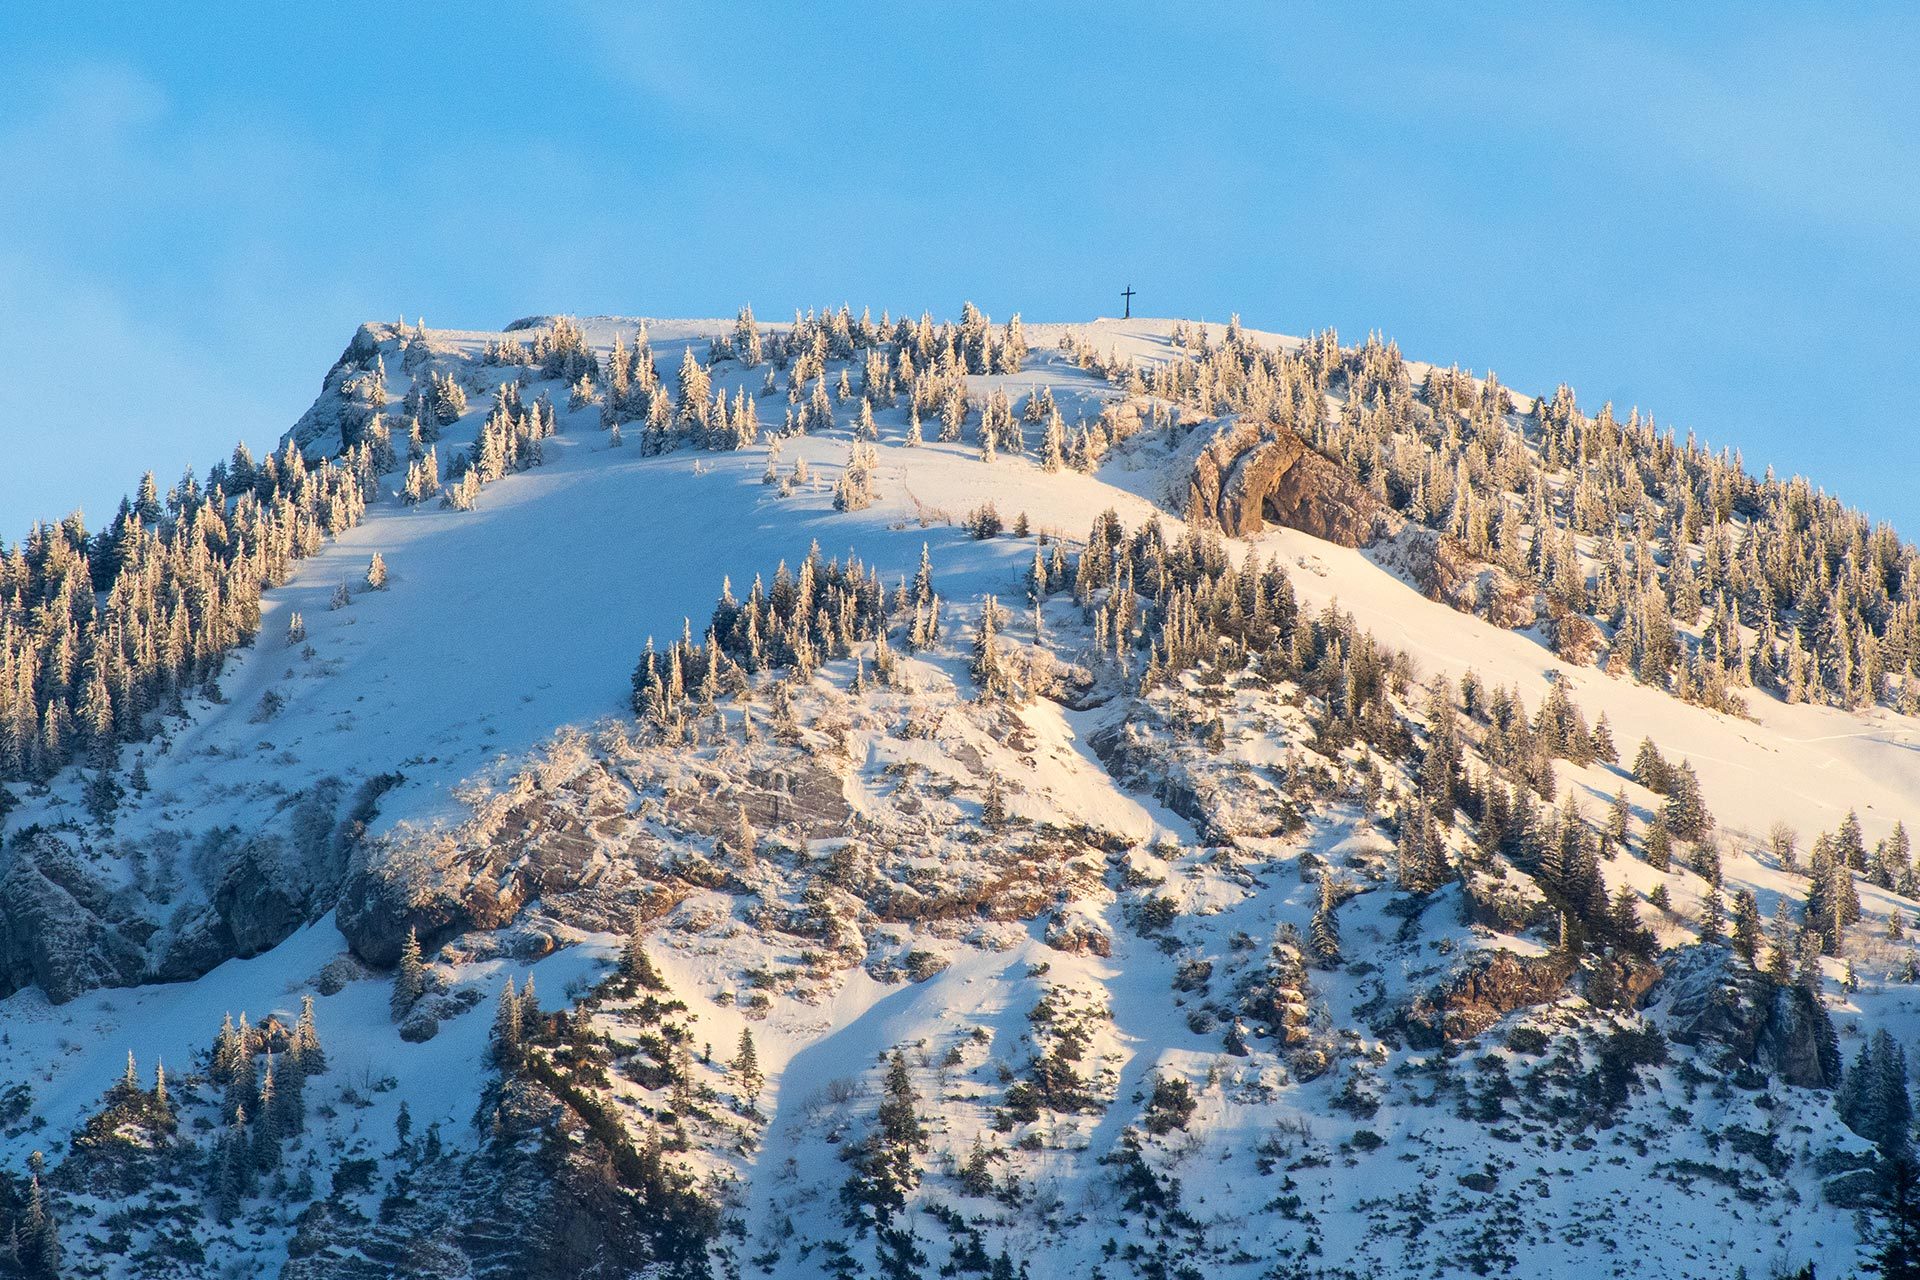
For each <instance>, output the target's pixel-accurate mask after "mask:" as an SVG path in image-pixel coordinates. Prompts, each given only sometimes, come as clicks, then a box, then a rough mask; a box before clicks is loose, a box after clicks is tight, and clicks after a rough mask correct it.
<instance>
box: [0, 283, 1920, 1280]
mask: <svg viewBox="0 0 1920 1280" xmlns="http://www.w3.org/2000/svg"><path fill="white" fill-rule="evenodd" d="M1916 663H1920V551H1916V548H1915V547H1914V546H1912V545H1911V544H1908V543H1905V542H1903V541H1901V540H1900V539H1899V537H1898V536H1897V535H1896V534H1895V533H1894V532H1893V531H1892V530H1891V529H1889V528H1887V527H1885V526H1875V525H1872V524H1870V523H1869V522H1868V521H1867V520H1866V519H1865V518H1864V517H1862V516H1860V515H1859V514H1857V513H1855V512H1853V511H1850V510H1849V509H1847V508H1846V507H1845V506H1843V505H1842V504H1841V503H1840V502H1838V501H1836V500H1835V499H1833V498H1831V497H1829V496H1827V495H1825V494H1824V493H1822V492H1820V491H1819V490H1817V489H1815V488H1814V487H1813V486H1812V485H1810V484H1809V483H1808V482H1806V481H1804V480H1800V479H1794V480H1790V481H1781V480H1778V479H1776V478H1775V477H1773V476H1772V475H1771V473H1768V474H1767V475H1765V476H1761V477H1756V476H1754V475H1753V474H1751V473H1750V472H1749V471H1747V470H1746V468H1745V466H1744V464H1743V461H1742V460H1741V459H1740V458H1739V457H1738V456H1737V455H1735V454H1732V453H1729V452H1726V451H1719V452H1715V451H1712V450H1710V449H1708V448H1707V447H1705V446H1704V445H1702V444H1700V443H1698V442H1696V441H1694V440H1693V439H1691V438H1686V439H1679V438H1676V436H1675V435H1674V433H1673V432H1671V431H1669V430H1662V429H1661V428H1660V427H1659V426H1658V425H1657V424H1656V422H1655V421H1654V420H1653V419H1652V418H1651V417H1649V416H1646V415H1644V414H1642V413H1639V412H1637V411H1636V412H1632V413H1628V414H1626V415H1625V416H1624V417H1623V416H1622V415H1621V414H1619V413H1618V412H1617V411H1616V410H1615V408H1614V407H1613V406H1611V405H1606V406H1592V405H1582V404H1581V403H1579V402H1578V401H1577V399H1576V397H1575V396H1574V394H1573V393H1572V391H1570V390H1569V389H1567V388H1565V387H1562V388H1559V389H1557V390H1553V391H1550V392H1549V391H1545V390H1544V389H1542V393H1541V394H1538V395H1536V396H1534V397H1531V398H1529V397H1528V396H1526V395H1522V394H1519V393H1517V392H1514V391H1510V390H1508V389H1507V388H1506V387H1504V386H1503V385H1502V384H1501V383H1500V382H1499V380H1498V379H1497V378H1495V377H1494V376H1493V375H1492V374H1490V373H1489V374H1485V375H1476V374H1473V373H1471V372H1469V371H1466V370H1462V369H1461V368H1459V367H1441V366H1430V365H1423V364H1419V363H1416V362H1413V361H1410V360H1407V359H1406V358H1405V357H1404V356H1403V355H1402V354H1401V352H1400V351H1399V350H1398V349H1397V347H1395V346H1394V345H1392V344H1391V343H1388V342H1386V341H1384V340H1382V339H1380V338H1378V337H1370V338H1369V339H1368V340H1367V341H1366V342H1364V343H1361V344H1359V345H1345V346H1343V345H1342V344H1341V343H1340V341H1339V340H1338V338H1337V336H1336V335H1335V334H1333V333H1330V332H1329V333H1322V334H1317V335H1313V336H1311V337H1308V338H1305V339H1295V338H1285V337H1279V336H1276V335H1270V334H1263V333H1258V332H1254V331H1250V330H1246V329H1244V328H1242V327H1241V326H1240V324H1239V323H1238V321H1237V320H1235V321H1234V322H1233V323H1231V324H1229V325H1227V326H1225V327H1224V328H1223V327H1220V326H1210V325H1207V324H1202V323H1197V322H1191V321H1163V320H1147V319H1128V320H1101V321H1096V322H1093V323H1089V324H1079V325H1055V324H1047V325H1041V324H1023V323H1022V322H1021V320H1020V318H1019V317H1017V316H1016V317H1013V318H1012V319H1011V320H1009V321H1006V322H1004V323H997V322H994V321H991V320H990V319H989V318H988V317H986V316H985V315H983V314H981V313H980V312H979V311H978V310H977V309H975V308H973V307H972V306H971V305H969V306H967V307H966V308H964V309H963V311H962V313H961V315H960V318H959V319H958V320H957V321H953V322H940V321H935V320H934V319H932V318H931V317H925V316H923V317H920V318H918V319H910V318H905V317H901V318H895V317H892V316H889V315H882V316H880V317H878V318H875V317H874V316H873V315H872V314H871V313H860V314H858V315H856V314H854V313H852V312H851V311H849V310H847V309H845V308H842V309H839V310H827V311H821V312H817V313H811V314H807V315H796V316H795V317H794V318H793V320H792V321H791V322H790V323H779V324H766V323H761V322H759V321H757V320H756V319H755V317H754V316H753V314H752V312H751V311H750V310H743V311H742V312H741V313H740V314H739V315H738V316H737V317H735V318H733V319H728V320H706V321H702V320H658V319H636V318H621V317H595V318H590V319H585V320H578V319H574V318H570V317H558V316H555V317H548V316H539V317H531V318H528V319H524V320H520V321H516V322H515V323H513V324H512V325H509V326H508V327H507V328H506V329H504V330H502V331H499V332H468V331H449V330H434V329H428V328H426V327H424V325H422V324H418V323H415V324H408V323H405V322H397V323H392V324H384V323H382V324H368V325H365V326H363V327H362V328H361V329H360V330H359V331H358V332H357V333H356V334H355V335H354V337H353V339H352V341H351V343H350V344H349V346H348V347H347V349H346V351H345V352H344V354H343V355H342V356H341V358H340V360H339V361H338V362H337V363H336V364H335V365H334V367H333V368H332V369H331V370H330V371H329V372H328V373H327V375H326V378H325V380H324V383H323V387H322V391H321V394H320V396H319V398H318V399H317V400H316V401H315V403H314V405H313V407H312V408H311V409H309V410H308V412H307V413H306V414H305V415H304V416H302V418H301V419H300V421H299V422H298V423H297V424H295V426H294V427H293V428H292V429H291V430H290V431H289V432H288V433H287V434H286V436H285V437H284V438H283V439H282V441H281V442H280V444H279V445H278V447H276V448H275V449H274V450H273V451H272V452H271V453H270V454H269V455H268V456H266V457H264V458H255V457H253V456H252V455H251V454H249V453H248V452H247V451H246V450H245V449H244V448H240V449H237V450H236V451H235V453H234V455H233V456H232V457H231V458H228V459H224V460H222V461H221V462H220V463H219V464H218V465H217V466H215V467H213V468H211V469H210V470H209V471H208V472H206V473H205V474H204V476H201V475H196V474H195V473H194V472H192V471H189V472H188V473H187V474H186V475H184V476H183V477H182V478H181V479H180V480H179V481H178V482H177V483H174V484H172V485H171V486H168V487H166V488H164V489H163V488H162V487H161V485H160V484H159V483H158V482H157V481H155V480H154V479H153V478H152V477H151V476H149V477H148V479H147V481H146V483H144V484H143V485H142V486H141V488H140V489H139V491H138V492H137V494H136V496H135V497H133V498H131V499H129V501H128V502H127V503H126V504H125V505H123V507H122V509H121V511H120V513H119V514H118V516H117V517H116V518H115V520H114V521H113V522H112V523H111V524H110V525H109V527H107V528H106V529H104V530H100V531H98V532H93V531H89V530H87V529H85V528H84V527H83V526H82V525H81V524H80V522H79V521H78V520H77V518H76V519H72V520H69V521H67V522H64V523H62V524H59V525H49V526H42V527H39V528H36V529H35V530H33V531H32V533H31V534H30V535H29V536H28V538H27V539H26V541H24V542H23V543H21V544H19V545H18V546H15V547H12V548H9V549H6V550H5V552H4V555H0V821H4V822H5V824H6V829H5V845H4V854H3V855H0V993H5V1000H4V1004H3V1005H0V1066H3V1067H4V1070H3V1071H0V1136H3V1137H4V1147H3V1148H0V1158H3V1159H4V1160H5V1162H6V1167H7V1169H8V1170H9V1171H10V1172H9V1173H8V1175H7V1176H6V1177H5V1178H0V1226H4V1227H5V1229H6V1231H7V1233H8V1234H7V1235H6V1236H5V1237H4V1238H6V1239H8V1240H10V1241H11V1243H10V1244H8V1245H7V1247H6V1248H5V1249H4V1250H0V1275H6V1274H21V1275H27V1276H35V1277H48V1276H56V1275H73V1276H81V1275H88V1276H128V1277H132V1276H139V1277H214V1276H235V1275H262V1276H274V1275H277V1276H284V1277H288V1278H289V1280H335V1278H339V1280H345V1278H348V1277H354V1278H358V1277H386V1276H407V1277H445V1278H447V1280H453V1278H454V1277H500V1278H502V1280H504V1278H505V1277H527V1276H533V1277H562V1276H566V1277H572V1276H591V1277H604V1278H606V1280H613V1278H615V1277H630V1276H687V1277H692V1276H714V1277H751V1276H774V1277H786V1276H795V1277H801V1276H832V1277H856V1276H876V1277H913V1276H923V1275H926V1276H930V1275H935V1274H939V1275H949V1276H981V1277H991V1278H992V1280H1002V1278H1007V1280H1011V1278H1012V1277H1032V1278H1033V1280H1040V1278H1042V1277H1051V1276H1088V1277H1101V1278H1102V1280H1120V1278H1121V1277H1132V1276H1140V1277H1153V1278H1160V1277H1198V1276H1202V1275H1205V1276H1209V1277H1214V1276H1218V1277H1223V1278H1224V1277H1235V1278H1241V1277H1244V1278H1245V1280H1255V1278H1266V1277H1274V1278H1288V1280H1291V1278H1300V1280H1305V1278H1308V1277H1376V1276H1405V1277H1416V1276H1419V1277H1429V1276H1454V1275H1472V1274H1478V1275H1495V1274H1519V1275H1536V1274H1545V1273H1553V1274H1558V1275H1563V1276H1568V1277H1576V1276H1578V1277H1585V1276H1594V1277H1600V1276H1615V1275H1627V1274H1631V1275H1634V1276H1635V1277H1637V1278H1638V1280H1652V1278H1653V1277H1668V1276H1671V1277H1700V1276H1718V1277H1726V1278H1727V1280H1732V1278H1733V1277H1736V1276H1745V1277H1749V1278H1751V1280H1759V1278H1760V1277H1764V1276H1769V1275H1793V1274H1801V1273H1802V1272H1801V1270H1800V1269H1801V1268H1803V1267H1806V1266H1808V1265H1810V1264H1811V1265H1813V1266H1816V1267H1817V1268H1818V1269H1819V1272H1820V1273H1821V1274H1847V1273H1850V1272H1851V1270H1852V1269H1854V1268H1856V1267H1858V1266H1861V1265H1863V1264H1864V1263H1866V1262H1867V1261H1868V1260H1869V1259H1871V1258H1873V1257H1874V1256H1876V1255H1882V1254H1884V1253H1885V1252H1886V1251H1888V1250H1891V1249H1896V1248H1898V1245H1897V1243H1896V1244H1893V1245H1889V1244H1888V1243H1887V1240H1888V1239H1889V1238H1890V1237H1889V1234H1888V1233H1889V1232H1892V1236H1891V1238H1893V1239H1894V1240H1896V1242H1897V1239H1898V1237H1899V1231H1898V1229H1899V1228H1902V1227H1903V1226H1904V1227H1905V1228H1906V1229H1907V1230H1909V1231H1911V1230H1912V1228H1913V1225H1914V1222H1915V1221H1920V1207H1916V1202H1915V1200H1914V1198H1913V1195H1912V1194H1911V1193H1912V1190H1913V1188H1912V1186H1911V1185H1910V1184H1911V1179H1912V1177H1913V1175H1912V1174H1911V1172H1910V1169H1911V1166H1910V1165H1909V1164H1908V1162H1907V1155H1908V1147H1909V1144H1910V1140H1911V1129H1912V1119H1913V1117H1912V1108H1911V1104H1910V1101H1909V1078H1908V1066H1907V1062H1906V1056H1905V1046H1907V1045H1910V1044H1912V1043H1913V1041H1914V1036H1915V1034H1916V1021H1917V1020H1920V953H1917V952H1916V950H1915V943H1914V941H1913V939H1912V938H1911V936H1910V935H1911V934H1912V933H1913V931H1914V930H1915V929H1916V928H1917V927H1920V918H1917V917H1916V912H1920V885H1917V884H1916V871H1915V866H1914V862H1913V856H1912V849H1911V845H1910V841H1909V837H1908V834H1907V830H1906V828H1905V826H1904V818H1905V816H1907V814H1908V812H1909V809H1910V807H1911V805H1912V804H1913V802H1914V801H1915V800H1916V798H1920V754H1916V752H1915V745H1916V732H1917V731H1920V720H1917V719H1915V718H1914V713H1915V712H1916V711H1920V668H1917V667H1916ZM1903 1179H1906V1180H1907V1181H1906V1182H1903ZM1903 1185H1904V1186H1907V1193H1904V1194H1906V1200H1905V1201H1904V1204H1905V1207H1904V1208H1903V1207H1902V1204H1903V1201H1902V1199H1901V1195H1902V1194H1903V1193H1901V1191H1900V1189H1901V1187H1902V1186H1903Z"/></svg>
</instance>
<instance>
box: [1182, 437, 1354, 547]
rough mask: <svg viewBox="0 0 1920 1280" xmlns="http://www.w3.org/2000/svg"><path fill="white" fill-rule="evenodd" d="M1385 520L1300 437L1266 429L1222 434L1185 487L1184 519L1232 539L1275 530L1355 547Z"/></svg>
mask: <svg viewBox="0 0 1920 1280" xmlns="http://www.w3.org/2000/svg"><path fill="white" fill-rule="evenodd" d="M1387 516H1388V512H1387V509H1386V507H1385V506H1384V504H1382V503H1381V502H1380V501H1379V499H1377V498H1375V497H1374V496H1373V495H1372V494H1370V493H1368V492H1367V490H1366V489H1365V488H1364V487H1362V486H1361V485H1360V484H1359V482H1358V481H1356V480H1354V478H1353V477H1352V476H1350V475H1348V474H1347V473H1346V472H1345V471H1344V470H1342V469H1341V468H1340V467H1338V466H1336V465H1335V464H1334V463H1332V462H1329V461H1328V460H1327V459H1325V458H1323V457H1321V456H1320V455H1319V454H1317V453H1315V452H1314V451H1313V450H1312V449H1310V448H1308V447H1307V442H1306V441H1305V440H1303V439H1301V438H1300V436H1299V435H1298V433H1296V432H1294V431H1293V430H1291V429H1289V428H1286V427H1280V426H1276V425H1273V424H1270V423H1269V424H1256V423H1232V424H1230V425H1227V426H1224V427H1222V428H1221V429H1220V432H1219V433H1218V434H1217V435H1216V436H1215V437H1214V438H1213V440H1212V441H1211V442H1210V443H1209V444H1208V445H1207V447H1206V448H1205V449H1204V450H1202V452H1201V454H1200V456H1199V458H1198V459H1196V460H1195V462H1194V468H1193V475H1192V476H1191V478H1190V479H1189V481H1188V486H1187V517H1188V519H1201V520H1205V521H1208V522H1210V523H1213V524H1217V525H1218V526H1219V527H1220V529H1221V531H1222V532H1224V533H1226V534H1227V535H1228V536H1230V537H1235V538H1241V537H1246V536H1247V535H1249V534H1253V533H1258V532H1259V531H1260V530H1261V529H1262V528H1265V527H1266V526H1267V525H1269V524H1273V525H1279V526H1281V527H1283V528H1288V529H1298V530H1300V531H1301V532H1302V533H1310V534H1312V535H1313V536H1314V537H1316V538H1323V539H1325V540H1326V541H1328V542H1333V543H1338V544H1339V545H1340V546H1343V547H1360V546H1365V545H1366V544H1367V543H1368V542H1371V541H1372V540H1373V538H1374V536H1375V534H1376V533H1377V532H1378V531H1379V529H1380V527H1381V525H1382V523H1383V522H1384V521H1385V520H1386V518H1387Z"/></svg>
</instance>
